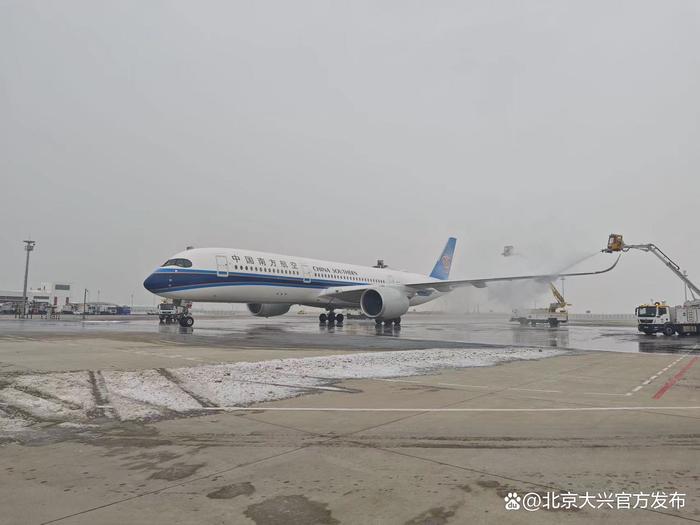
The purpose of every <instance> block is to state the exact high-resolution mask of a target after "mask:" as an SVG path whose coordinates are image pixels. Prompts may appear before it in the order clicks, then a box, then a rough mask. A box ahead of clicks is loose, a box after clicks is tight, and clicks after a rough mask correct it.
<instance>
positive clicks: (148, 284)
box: [143, 273, 158, 292]
mask: <svg viewBox="0 0 700 525" xmlns="http://www.w3.org/2000/svg"><path fill="white" fill-rule="evenodd" d="M157 281H158V278H157V277H156V274H155V273H152V274H151V275H149V276H148V277H146V280H145V281H144V282H143V287H144V288H145V289H146V290H148V291H149V292H154V290H155V289H156V288H157V287H158V283H157Z"/></svg>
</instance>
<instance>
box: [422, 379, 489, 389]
mask: <svg viewBox="0 0 700 525" xmlns="http://www.w3.org/2000/svg"><path fill="white" fill-rule="evenodd" d="M417 382H418V381H416V383H417ZM437 384H438V385H441V386H461V387H464V388H491V389H496V388H498V387H495V386H486V385H461V384H459V383H437Z"/></svg>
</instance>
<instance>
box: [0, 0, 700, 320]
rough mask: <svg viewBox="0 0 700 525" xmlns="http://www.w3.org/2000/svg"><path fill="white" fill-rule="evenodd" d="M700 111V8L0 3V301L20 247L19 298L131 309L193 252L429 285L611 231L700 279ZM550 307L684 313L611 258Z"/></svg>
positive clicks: (562, 255) (648, 270)
mask: <svg viewBox="0 0 700 525" xmlns="http://www.w3.org/2000/svg"><path fill="white" fill-rule="evenodd" d="M699 93H700V4H699V3H698V2H697V1H695V0H688V1H664V2H661V1H658V0H655V1H641V0H631V1H614V2H611V1H608V0H605V1H590V0H585V1H583V0H581V1H575V2H574V1H569V2H567V1H562V0H553V1H550V2H538V1H528V2H521V1H512V2H508V1H497V2H493V1H486V0H484V1H478V2H476V1H473V2H464V1H456V2H447V1H444V2H406V1H395V2H376V1H369V2H361V1H353V2H327V1H319V2H303V1H301V2H285V1H279V2H272V1H270V2H254V1H248V2H239V1H228V0H227V1H216V2H215V1H205V2H189V1H187V2H174V1H167V2H166V1H148V2H143V1H133V2H129V1H112V2H95V1H93V0H87V1H66V0H63V1H60V2H47V1H41V2H32V1H28V0H18V1H7V0H0V177H1V182H2V184H1V186H0V188H1V190H0V254H1V255H2V258H1V259H0V261H1V262H0V264H1V266H2V272H0V288H3V289H21V286H22V278H23V271H24V252H23V250H22V242H21V241H22V239H24V238H26V236H27V235H29V234H30V233H31V235H32V237H33V238H35V239H36V240H37V249H36V251H35V252H34V254H33V259H32V264H31V274H30V283H31V284H32V285H37V284H39V282H41V281H48V282H62V281H68V282H70V283H72V284H73V286H74V288H75V289H78V288H79V289H81V290H82V288H83V287H87V288H89V289H90V290H97V289H100V290H101V297H102V298H103V299H104V300H113V301H117V302H125V303H126V302H128V301H129V296H130V294H131V293H134V294H135V302H136V303H143V304H151V296H150V294H149V293H148V292H146V291H145V290H144V289H143V287H142V282H143V279H144V278H145V277H146V275H147V274H148V273H150V271H151V270H152V269H153V268H154V267H156V266H158V265H159V264H161V263H162V262H163V261H164V260H165V259H167V258H168V256H169V255H171V254H172V253H174V252H177V251H180V250H181V249H183V248H184V247H185V246H187V245H194V246H200V247H201V246H228V247H239V248H250V249H260V250H266V251H272V252H282V253H288V254H293V255H301V256H309V257H319V258H324V259H330V260H339V261H347V262H352V263H358V264H364V263H367V264H370V263H372V262H373V261H374V260H375V259H376V258H377V257H383V258H385V259H386V260H387V262H388V263H390V264H391V265H392V266H395V267H398V268H403V269H409V270H414V271H424V272H426V273H427V272H429V271H430V269H431V268H432V265H433V264H434V261H435V259H436V258H437V256H438V255H439V253H440V250H441V249H442V246H443V244H444V242H445V240H446V238H447V237H448V236H450V235H454V236H456V237H458V239H459V241H458V244H457V250H456V254H455V259H454V267H453V276H454V277H464V278H468V277H489V276H496V275H503V274H506V275H507V274H518V273H521V272H525V271H532V270H535V271H544V272H546V271H552V270H556V269H558V268H557V266H558V265H560V264H563V263H566V262H569V261H572V260H574V259H576V258H577V257H580V256H584V255H587V254H591V253H593V252H595V251H596V250H599V249H601V248H602V247H603V246H604V244H605V241H606V239H607V235H608V234H609V233H610V232H611V231H616V232H620V233H623V234H624V235H625V237H626V240H627V241H628V242H650V241H653V242H656V243H658V244H659V245H660V246H661V247H662V248H663V249H664V250H665V251H666V252H667V253H669V254H670V255H672V256H673V257H674V258H676V259H677V260H678V261H679V262H680V263H681V266H683V267H685V268H687V269H688V271H689V273H690V275H691V277H695V278H696V279H697V280H700V262H699V261H700V242H698V241H699V240H700V215H699V214H698V207H697V205H698V196H699V195H700V177H699V175H700V170H699V168H700V148H699V147H698V145H699V144H700V96H699V95H698V94H699ZM506 244H512V245H515V246H516V250H518V251H520V252H521V253H522V256H520V257H514V258H512V259H509V260H505V259H504V258H503V257H501V256H500V255H499V254H500V253H501V251H502V248H503V246H504V245H506ZM612 259H613V257H612V256H606V255H603V254H601V255H599V256H596V257H594V258H592V259H590V260H589V261H587V262H586V263H585V264H584V265H582V266H581V267H580V268H581V269H588V268H601V267H604V266H606V265H608V264H610V263H611V262H612ZM566 291H567V296H568V299H569V300H570V301H571V302H572V303H573V304H574V308H573V310H574V311H584V310H587V309H591V310H594V311H604V312H630V311H631V310H632V309H633V308H634V306H635V305H636V304H638V303H640V302H642V301H645V300H648V299H650V298H656V299H668V300H669V301H672V302H678V301H680V300H682V292H683V289H682V286H681V284H680V282H679V281H678V280H677V279H676V278H675V277H674V276H673V275H672V274H671V273H670V272H669V271H668V270H666V269H665V268H664V267H663V266H662V264H661V263H660V262H659V261H657V260H656V259H655V258H654V257H653V256H652V255H649V254H643V253H630V254H627V255H626V256H624V257H623V259H622V261H621V263H620V266H619V267H618V269H616V270H615V271H614V272H612V273H610V274H607V275H605V276H602V277H594V278H584V279H579V280H576V281H575V280H573V279H571V280H568V281H567V283H566ZM474 293H476V294H477V295H475V296H473V297H477V298H478V300H479V301H482V302H483V301H487V300H488V298H489V297H491V299H494V298H495V297H494V296H495V295H497V294H494V293H493V292H492V293H491V295H487V292H474ZM75 295H76V296H77V295H80V296H82V293H76V294H75ZM93 298H94V296H93ZM540 301H541V302H546V301H548V297H547V296H546V295H543V296H542V297H541V298H540ZM492 302H494V301H492Z"/></svg>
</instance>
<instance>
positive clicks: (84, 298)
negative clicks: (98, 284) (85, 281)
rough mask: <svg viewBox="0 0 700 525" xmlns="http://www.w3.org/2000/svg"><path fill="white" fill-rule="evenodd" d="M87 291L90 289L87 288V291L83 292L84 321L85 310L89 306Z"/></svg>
mask: <svg viewBox="0 0 700 525" xmlns="http://www.w3.org/2000/svg"><path fill="white" fill-rule="evenodd" d="M87 292H88V289H87V288H85V291H84V292H83V321H85V310H86V307H87Z"/></svg>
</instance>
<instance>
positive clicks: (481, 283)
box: [321, 255, 621, 304]
mask: <svg viewBox="0 0 700 525" xmlns="http://www.w3.org/2000/svg"><path fill="white" fill-rule="evenodd" d="M620 257H621V256H619V255H618V257H617V259H615V262H614V263H613V264H612V266H610V267H609V268H606V269H605V270H598V271H596V272H576V273H550V274H542V275H519V276H515V277H489V278H486V279H461V280H453V281H450V280H444V281H428V282H424V283H410V284H396V285H393V286H400V287H403V288H405V289H406V291H408V292H409V294H410V295H413V294H415V293H418V292H420V291H422V290H431V289H432V290H437V291H438V292H450V291H452V290H454V289H455V288H461V287H463V286H474V287H476V288H485V287H486V286H487V285H488V283H496V282H512V281H527V280H530V281H539V282H542V283H550V282H552V281H555V280H557V279H558V278H559V277H581V276H584V275H599V274H601V273H607V272H609V271H610V270H612V269H613V268H615V266H617V263H618V262H619V261H620ZM385 286H386V285H385ZM388 286H392V285H388ZM368 288H373V286H371V285H364V284H363V285H359V286H331V287H329V288H326V289H325V290H323V292H322V293H321V297H325V298H328V299H338V300H340V301H344V302H348V303H356V304H359V302H360V297H361V296H362V293H363V292H364V291H365V290H367V289H368Z"/></svg>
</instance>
